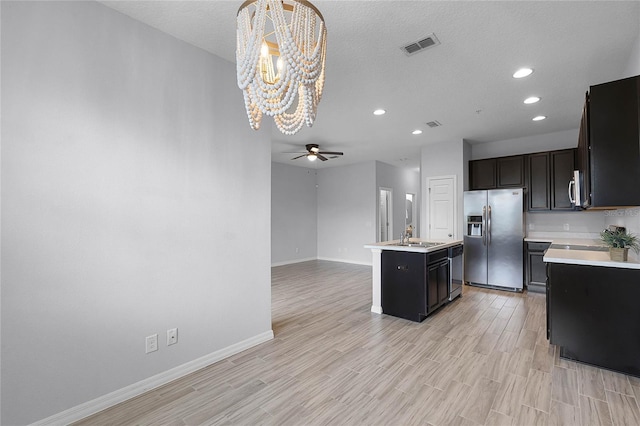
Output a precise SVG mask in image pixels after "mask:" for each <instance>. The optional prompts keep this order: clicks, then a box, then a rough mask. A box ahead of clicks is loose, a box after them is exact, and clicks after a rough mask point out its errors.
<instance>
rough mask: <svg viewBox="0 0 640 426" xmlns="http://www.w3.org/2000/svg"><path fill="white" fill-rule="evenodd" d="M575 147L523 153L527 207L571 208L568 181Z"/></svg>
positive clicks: (573, 166) (531, 209)
mask: <svg viewBox="0 0 640 426" xmlns="http://www.w3.org/2000/svg"><path fill="white" fill-rule="evenodd" d="M575 156H576V150H575V149H563V150H560V151H551V152H538V153H535V154H529V155H527V160H528V161H527V162H528V164H527V165H528V167H527V169H528V171H529V193H528V206H527V207H528V210H529V211H530V212H536V211H547V210H574V208H573V204H571V201H570V200H569V182H570V181H571V179H572V178H573V170H574V169H575Z"/></svg>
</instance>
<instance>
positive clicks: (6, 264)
mask: <svg viewBox="0 0 640 426" xmlns="http://www.w3.org/2000/svg"><path fill="white" fill-rule="evenodd" d="M1 7H2V112H3V114H2V122H1V124H2V135H1V136H2V164H1V166H2V171H1V172H2V176H1V178H2V234H1V235H2V258H1V269H2V283H1V285H2V289H1V290H2V310H1V313H2V318H1V320H2V330H1V333H2V366H1V369H2V419H1V423H2V424H4V425H18V424H25V423H30V422H33V421H36V420H38V419H43V418H45V417H47V416H50V415H53V414H55V413H59V412H61V411H63V410H66V409H69V408H70V407H74V406H77V405H78V404H81V403H84V402H86V401H89V400H92V399H94V398H97V397H100V396H103V395H105V394H107V393H109V392H112V391H114V390H118V389H121V388H123V387H126V386H129V385H131V384H133V383H136V382H139V381H141V380H143V379H146V378H149V377H150V376H153V375H156V374H159V373H162V372H164V371H167V370H169V369H171V368H174V367H176V366H180V365H183V364H185V363H187V362H190V361H192V360H195V359H197V358H199V357H203V356H205V355H207V354H211V353H213V352H215V351H219V350H221V349H223V348H228V347H229V346H231V345H234V344H237V343H239V342H242V341H245V340H247V339H250V338H253V337H255V336H259V335H265V334H268V333H270V332H271V306H270V305H271V303H270V255H269V250H270V246H269V240H270V167H271V162H270V138H269V134H270V126H269V125H266V126H265V127H264V128H263V129H261V130H260V131H259V132H254V131H252V130H250V128H249V125H248V122H247V119H246V116H245V113H244V107H243V101H242V95H241V93H240V91H239V90H238V89H237V86H236V84H235V67H234V65H233V64H231V63H229V62H226V61H224V60H221V59H219V58H217V57H214V56H212V55H210V54H208V53H206V52H204V51H202V50H199V49H197V48H195V47H192V46H189V45H187V44H185V43H183V42H180V41H178V40H176V39H174V38H172V37H170V36H168V35H165V34H162V33H160V32H158V31H156V30H154V29H152V28H150V27H147V26H145V25H142V24H140V23H138V22H136V21H134V20H132V19H130V18H128V17H125V16H124V15H121V14H119V13H117V12H115V11H113V10H111V9H109V8H106V7H105V6H103V5H101V4H99V3H95V2H2V4H1ZM247 152H250V153H251V155H246V153H247ZM247 239H250V240H251V244H247ZM170 327H178V328H179V341H178V344H177V345H174V346H171V347H167V346H166V344H165V339H164V335H165V333H164V332H165V330H167V329H168V328H170ZM154 333H158V334H159V337H160V339H159V347H160V349H159V350H158V351H157V352H154V353H151V354H145V353H144V341H145V336H148V335H151V334H154Z"/></svg>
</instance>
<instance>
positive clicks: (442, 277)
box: [427, 260, 449, 313]
mask: <svg viewBox="0 0 640 426" xmlns="http://www.w3.org/2000/svg"><path fill="white" fill-rule="evenodd" d="M427 275H428V281H427V282H428V297H427V299H428V301H429V306H428V312H429V313H431V312H433V311H435V310H436V309H438V308H439V307H440V306H442V304H443V303H445V302H446V301H447V300H448V299H449V261H448V260H444V261H440V262H436V263H433V264H431V265H429V266H428V268H427Z"/></svg>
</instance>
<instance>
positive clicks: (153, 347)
mask: <svg viewBox="0 0 640 426" xmlns="http://www.w3.org/2000/svg"><path fill="white" fill-rule="evenodd" d="M145 343H146V345H145V353H149V352H155V351H157V350H158V335H157V334H152V335H151V336H147V338H146V340H145Z"/></svg>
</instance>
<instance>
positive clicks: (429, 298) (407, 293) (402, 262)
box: [380, 249, 449, 322]
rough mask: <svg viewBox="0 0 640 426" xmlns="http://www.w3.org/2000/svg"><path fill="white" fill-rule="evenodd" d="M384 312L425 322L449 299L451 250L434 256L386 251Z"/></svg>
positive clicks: (432, 254) (382, 295)
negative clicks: (449, 254) (449, 252)
mask: <svg viewBox="0 0 640 426" xmlns="http://www.w3.org/2000/svg"><path fill="white" fill-rule="evenodd" d="M381 263H382V264H381V277H380V278H381V292H382V294H381V297H382V312H383V313H384V314H386V315H393V316H396V317H400V318H404V319H408V320H410V321H416V322H421V321H423V320H424V319H425V318H426V317H427V315H429V314H431V313H432V312H433V311H435V310H436V309H438V308H439V307H440V306H442V305H443V304H445V303H446V302H447V301H448V299H449V258H448V250H447V249H443V250H438V251H435V252H431V253H414V252H405V251H394V250H383V252H382V256H381Z"/></svg>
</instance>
